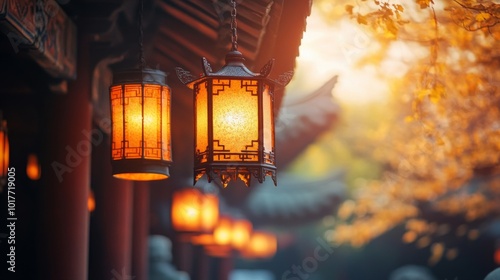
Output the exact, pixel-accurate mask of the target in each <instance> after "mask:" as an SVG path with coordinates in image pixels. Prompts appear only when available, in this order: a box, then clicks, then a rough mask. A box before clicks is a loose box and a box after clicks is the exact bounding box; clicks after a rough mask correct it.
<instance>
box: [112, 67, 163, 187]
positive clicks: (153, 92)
mask: <svg viewBox="0 0 500 280" xmlns="http://www.w3.org/2000/svg"><path fill="white" fill-rule="evenodd" d="M165 79H166V74H165V73H164V72H162V71H160V70H154V69H138V70H128V71H121V72H117V73H115V74H114V80H113V85H112V86H111V87H110V103H111V122H112V126H111V159H112V166H113V176H114V177H116V178H120V179H127V180H136V181H149V180H161V179H166V178H168V177H169V176H170V174H169V170H168V168H169V166H170V164H171V163H172V151H171V139H170V88H169V87H168V86H167V85H166V84H165Z"/></svg>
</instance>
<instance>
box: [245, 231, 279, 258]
mask: <svg viewBox="0 0 500 280" xmlns="http://www.w3.org/2000/svg"><path fill="white" fill-rule="evenodd" d="M277 248H278V241H277V239H276V236H275V235H273V234H271V233H268V232H263V231H254V232H253V233H252V236H251V237H250V240H249V242H248V243H247V246H245V248H244V249H243V250H242V251H241V254H242V256H243V257H245V258H248V259H257V258H259V259H260V258H271V257H272V256H274V255H275V254H276V250H277Z"/></svg>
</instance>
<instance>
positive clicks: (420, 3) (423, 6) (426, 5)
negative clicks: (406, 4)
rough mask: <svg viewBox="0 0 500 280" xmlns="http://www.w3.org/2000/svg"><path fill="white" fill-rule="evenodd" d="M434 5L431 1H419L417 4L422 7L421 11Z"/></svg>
mask: <svg viewBox="0 0 500 280" xmlns="http://www.w3.org/2000/svg"><path fill="white" fill-rule="evenodd" d="M431 3H433V2H432V1H431V0H417V4H419V5H420V9H425V8H427V7H429V6H430V4H431Z"/></svg>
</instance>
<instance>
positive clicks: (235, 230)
mask: <svg viewBox="0 0 500 280" xmlns="http://www.w3.org/2000/svg"><path fill="white" fill-rule="evenodd" d="M251 235H252V224H251V223H250V222H249V221H247V220H235V219H232V218H230V217H228V216H223V217H220V218H219V220H218V222H217V225H216V227H215V228H214V231H213V233H212V234H201V235H197V236H193V237H192V238H191V243H193V244H195V245H203V246H204V248H205V251H206V252H207V254H208V255H210V256H216V257H223V256H229V255H230V254H231V252H233V251H234V250H237V251H239V250H242V249H243V248H244V247H245V246H247V244H248V242H249V240H250V236H251Z"/></svg>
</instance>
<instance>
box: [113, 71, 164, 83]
mask: <svg viewBox="0 0 500 280" xmlns="http://www.w3.org/2000/svg"><path fill="white" fill-rule="evenodd" d="M166 79H167V74H166V73H165V72H163V71H161V70H159V69H151V68H144V69H126V70H120V71H116V72H114V73H113V84H124V83H152V84H161V85H166Z"/></svg>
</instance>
